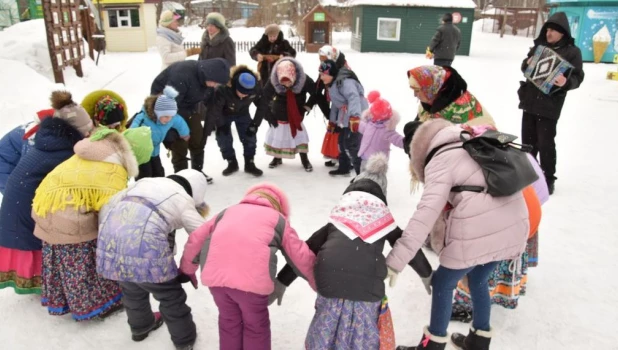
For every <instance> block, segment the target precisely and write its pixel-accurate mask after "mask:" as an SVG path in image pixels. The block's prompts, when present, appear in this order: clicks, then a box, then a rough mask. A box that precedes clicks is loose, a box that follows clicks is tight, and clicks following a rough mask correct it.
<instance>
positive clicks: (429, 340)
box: [397, 327, 448, 350]
mask: <svg viewBox="0 0 618 350" xmlns="http://www.w3.org/2000/svg"><path fill="white" fill-rule="evenodd" d="M447 341H448V338H447V337H438V336H435V335H433V334H431V333H429V329H428V328H427V327H425V328H424V329H423V339H422V340H421V342H420V343H419V344H418V346H404V345H399V346H398V347H397V350H444V349H445V348H446V342H447Z"/></svg>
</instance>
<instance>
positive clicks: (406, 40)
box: [349, 0, 476, 56]
mask: <svg viewBox="0 0 618 350" xmlns="http://www.w3.org/2000/svg"><path fill="white" fill-rule="evenodd" d="M349 6H350V7H352V23H351V25H352V40H351V46H352V49H354V50H357V51H360V52H407V53H425V50H426V49H427V46H429V43H430V42H431V38H432V37H433V35H434V33H435V32H436V28H437V27H438V26H439V25H440V24H441V22H442V15H444V14H445V13H447V12H450V13H452V14H453V23H454V24H455V25H456V26H457V27H459V29H460V30H461V46H460V48H459V51H458V52H457V54H458V55H466V56H467V55H469V54H470V42H471V41H472V24H473V22H474V8H475V7H476V5H475V3H474V1H472V0H350V2H349Z"/></svg>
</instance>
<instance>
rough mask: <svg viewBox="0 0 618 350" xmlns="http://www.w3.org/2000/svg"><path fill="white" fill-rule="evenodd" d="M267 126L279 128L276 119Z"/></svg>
mask: <svg viewBox="0 0 618 350" xmlns="http://www.w3.org/2000/svg"><path fill="white" fill-rule="evenodd" d="M268 125H270V126H272V127H273V128H275V129H276V128H277V127H278V126H279V123H278V122H277V120H276V119H274V120H272V121H268Z"/></svg>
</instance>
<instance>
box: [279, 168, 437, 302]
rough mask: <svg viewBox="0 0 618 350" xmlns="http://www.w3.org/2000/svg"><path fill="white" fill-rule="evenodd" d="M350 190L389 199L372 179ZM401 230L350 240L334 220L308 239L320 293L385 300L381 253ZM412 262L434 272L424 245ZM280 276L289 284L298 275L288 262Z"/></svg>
mask: <svg viewBox="0 0 618 350" xmlns="http://www.w3.org/2000/svg"><path fill="white" fill-rule="evenodd" d="M351 191H362V192H367V193H371V194H373V195H374V196H376V197H378V198H380V199H381V200H382V201H384V202H385V203H386V198H385V197H384V195H383V194H382V189H381V188H380V186H378V184H376V183H375V182H373V181H371V180H368V179H361V180H358V181H355V182H354V183H353V184H352V185H350V186H348V188H347V189H346V191H345V193H347V192H351ZM402 233H403V232H402V231H401V229H400V228H397V229H395V230H393V231H392V232H391V233H389V234H388V235H386V236H385V237H383V238H382V239H380V240H378V241H377V242H375V243H373V244H371V243H366V242H364V241H363V240H361V239H360V238H357V239H354V240H351V239H350V238H348V237H347V236H346V235H345V234H343V233H342V232H341V231H339V230H338V229H337V228H336V227H335V226H334V225H333V224H331V223H329V224H327V225H325V226H324V227H322V228H321V229H319V230H318V231H317V232H315V233H314V234H313V235H312V236H311V238H309V239H308V240H307V245H308V246H309V248H310V249H311V250H312V251H313V252H314V253H315V254H316V256H317V259H316V263H315V267H314V273H315V283H316V286H317V290H318V293H319V294H320V295H321V296H323V297H325V298H341V299H346V300H353V301H369V302H376V301H380V300H382V298H383V297H384V295H385V286H384V279H385V278H386V274H387V267H386V258H385V257H384V254H382V251H383V250H384V243H385V242H386V241H388V243H389V244H390V245H391V246H394V245H395V242H396V241H397V239H399V238H400V237H401V235H402ZM410 266H412V268H414V270H415V271H416V272H417V273H418V274H419V275H420V276H421V277H428V276H429V275H430V274H431V265H430V264H429V262H428V261H427V258H426V257H425V255H424V254H423V251H422V249H419V250H418V253H417V254H416V256H415V257H414V259H412V261H410ZM277 279H278V280H279V281H280V282H281V283H283V284H284V285H286V286H289V285H290V284H291V283H292V282H293V281H294V280H295V279H296V274H295V273H294V271H293V270H292V268H291V267H290V266H289V265H286V266H285V267H284V268H283V269H282V270H281V272H279V274H278V276H277Z"/></svg>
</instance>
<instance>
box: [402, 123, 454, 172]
mask: <svg viewBox="0 0 618 350" xmlns="http://www.w3.org/2000/svg"><path fill="white" fill-rule="evenodd" d="M460 134H461V128H460V127H458V126H456V125H455V124H453V123H451V122H449V121H447V120H444V119H432V120H429V121H426V122H424V123H423V124H422V125H421V126H419V128H418V130H416V132H415V133H414V137H412V142H410V152H411V154H410V170H411V171H412V173H413V174H415V175H416V177H417V178H418V180H419V181H420V182H423V183H424V182H425V166H426V165H427V164H425V158H427V156H428V155H429V152H431V150H432V149H434V148H436V147H438V146H442V145H445V144H449V143H454V142H458V141H459V136H460Z"/></svg>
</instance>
